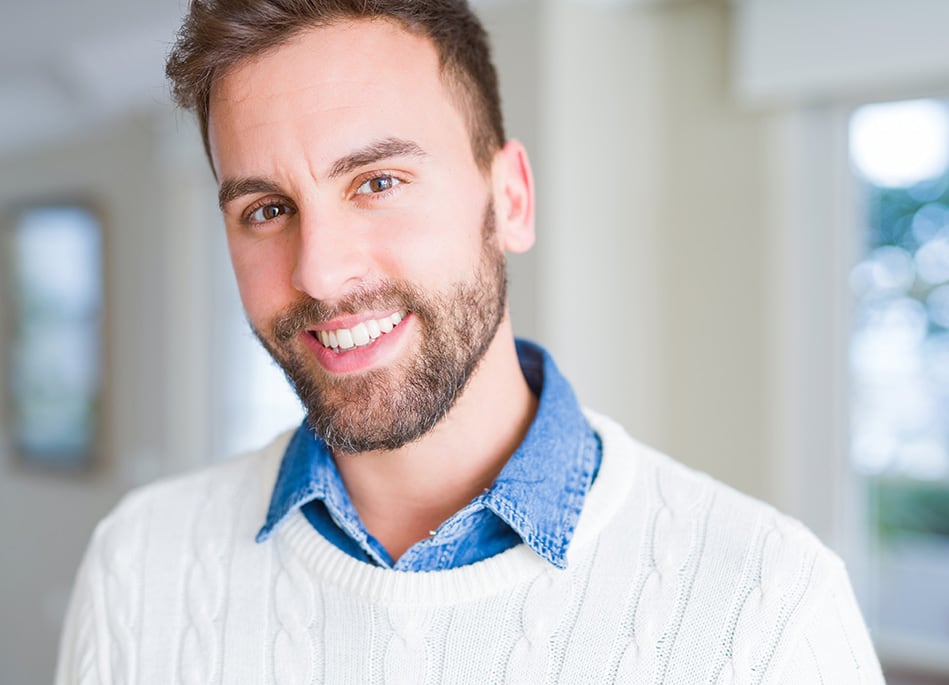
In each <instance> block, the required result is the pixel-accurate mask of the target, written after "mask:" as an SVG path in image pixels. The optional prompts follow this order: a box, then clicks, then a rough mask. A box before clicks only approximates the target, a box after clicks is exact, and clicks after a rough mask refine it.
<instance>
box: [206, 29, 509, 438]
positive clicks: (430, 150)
mask: <svg viewBox="0 0 949 685" xmlns="http://www.w3.org/2000/svg"><path fill="white" fill-rule="evenodd" d="M210 104H211V109H210V120H209V137H210V142H211V151H212V158H213V161H214V165H215V169H216V171H217V174H218V178H219V179H220V181H221V199H222V209H223V212H224V217H225V223H226V225H227V234H228V242H229V245H230V251H231V258H232V261H233V264H234V270H235V273H236V276H237V281H238V285H239V287H240V292H241V299H242V300H243V303H244V307H245V309H246V311H247V315H248V318H249V319H250V322H251V325H252V326H253V328H254V330H255V332H256V333H257V335H258V337H259V338H260V339H261V341H262V343H263V344H264V345H265V346H266V347H267V349H268V350H269V351H270V353H271V354H272V355H273V356H274V358H275V359H276V360H277V362H278V363H279V364H280V365H281V366H282V367H283V368H284V370H285V371H286V372H287V374H288V376H289V377H290V379H291V381H292V382H293V384H294V386H295V387H296V389H297V392H298V394H299V395H300V397H301V399H302V400H303V402H304V404H305V405H306V407H307V409H308V412H309V420H310V422H311V424H312V425H313V427H314V428H315V430H316V431H317V432H318V433H319V434H320V435H322V436H323V437H324V439H325V440H326V441H327V442H328V444H329V445H330V447H331V448H333V449H335V450H337V451H347V452H361V451H367V450H372V449H393V448H396V447H399V446H401V445H403V444H406V443H407V442H410V441H412V440H414V439H416V438H418V437H420V436H421V435H423V434H424V433H425V432H426V431H428V430H429V429H431V428H432V427H433V426H434V425H435V423H437V421H438V420H439V419H441V418H442V416H444V414H445V413H446V412H447V411H448V409H449V408H450V407H451V405H452V403H453V402H454V399H455V398H456V397H457V395H458V393H459V392H460V391H461V389H462V388H463V387H464V384H465V383H466V381H467V379H468V378H469V377H470V375H471V373H472V372H473V371H474V369H475V367H476V366H477V364H478V362H479V360H480V359H481V358H482V356H483V355H484V354H485V352H486V351H487V350H488V348H489V346H490V344H491V342H492V340H493V339H494V337H495V333H496V331H497V328H498V325H499V323H500V322H501V320H502V319H503V317H504V313H505V293H504V290H505V289H504V257H503V254H502V252H501V247H500V245H499V242H498V238H497V236H496V233H495V230H494V226H495V216H494V209H493V203H492V194H491V183H490V179H489V178H487V177H486V175H485V174H483V173H482V172H481V170H480V169H479V168H478V167H477V165H476V164H475V160H474V157H473V154H472V151H471V144H470V137H469V132H468V129H467V127H466V124H465V120H464V118H463V117H462V115H461V113H460V112H459V111H458V110H457V109H456V107H455V105H454V104H453V101H452V99H451V97H450V95H449V92H448V90H447V89H446V87H445V85H444V84H443V82H442V79H441V78H440V75H439V71H438V61H437V55H436V53H435V50H434V48H433V47H432V46H431V45H430V44H429V43H428V42H427V41H426V40H424V39H421V38H419V37H416V36H413V35H411V34H408V33H406V32H405V31H403V30H401V29H400V28H398V27H396V26H395V25H393V24H391V23H388V22H382V21H378V22H365V21H363V22H356V23H348V24H340V25H335V26H331V27H327V28H320V29H313V30H310V31H307V32H305V33H303V34H301V35H300V36H298V37H296V38H294V39H293V40H292V41H291V42H289V43H288V44H286V45H285V46H283V47H280V48H278V49H277V50H275V51H273V52H270V53H267V54H265V55H264V56H262V57H256V58H252V59H248V60H244V61H243V62H241V63H239V64H238V65H237V66H236V67H235V68H234V69H232V70H231V71H229V72H228V73H227V74H225V75H224V77H223V78H222V79H221V80H220V82H219V83H217V84H216V85H215V88H214V90H213V91H212V96H211V103H210Z"/></svg>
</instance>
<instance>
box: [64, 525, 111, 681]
mask: <svg viewBox="0 0 949 685" xmlns="http://www.w3.org/2000/svg"><path fill="white" fill-rule="evenodd" d="M94 545H95V538H93V543H91V544H90V546H89V548H88V549H87V550H86V554H85V557H84V558H83V561H82V563H81V564H80V566H79V571H78V573H77V576H76V582H75V584H74V585H73V590H72V596H71V598H70V600H69V607H68V609H67V611H66V620H65V623H64V625H63V631H62V635H61V636H60V643H59V660H58V663H57V667H56V685H80V684H82V685H93V684H96V683H105V682H108V681H109V678H108V676H107V674H104V673H103V672H102V671H101V669H100V656H103V655H101V654H100V652H99V649H98V646H99V645H100V641H99V639H98V632H99V630H98V627H97V623H99V622H98V621H97V620H96V615H95V614H96V610H95V607H96V604H97V602H96V599H95V592H94V587H95V585H96V580H95V578H94V576H95V575H96V571H95V569H94V568H93V567H94V566H95V563H94V559H93V557H94V554H95V553H94V549H93V548H94Z"/></svg>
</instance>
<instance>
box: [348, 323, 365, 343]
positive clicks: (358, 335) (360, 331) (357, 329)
mask: <svg viewBox="0 0 949 685" xmlns="http://www.w3.org/2000/svg"><path fill="white" fill-rule="evenodd" d="M352 331H353V344H354V345H356V346H357V347H358V346H359V345H365V344H366V343H367V342H369V329H368V328H366V324H364V323H357V324H356V325H355V326H353V328H352Z"/></svg>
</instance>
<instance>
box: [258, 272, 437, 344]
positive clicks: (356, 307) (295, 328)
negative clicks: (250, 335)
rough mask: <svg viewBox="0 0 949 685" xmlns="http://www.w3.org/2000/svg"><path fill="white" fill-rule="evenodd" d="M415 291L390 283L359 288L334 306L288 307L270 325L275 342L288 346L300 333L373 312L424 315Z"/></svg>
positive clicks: (303, 303)
mask: <svg viewBox="0 0 949 685" xmlns="http://www.w3.org/2000/svg"><path fill="white" fill-rule="evenodd" d="M423 301H424V298H423V297H422V296H421V294H420V293H419V292H418V290H417V289H416V288H413V287H412V286H410V285H408V284H406V283H395V282H387V283H381V284H378V285H375V286H368V287H359V288H357V289H356V290H353V291H352V292H351V293H349V294H348V295H346V297H344V298H343V299H341V300H339V301H337V302H336V303H334V304H328V303H326V302H324V301H322V300H317V299H314V298H312V297H307V298H304V299H302V300H300V301H299V302H296V303H294V304H292V305H290V306H289V307H287V308H286V309H285V310H284V311H283V312H281V313H280V314H278V315H277V317H276V318H275V319H274V320H273V324H272V325H271V332H272V335H273V338H274V340H275V341H276V342H278V343H286V342H289V341H290V340H292V339H293V338H295V337H297V336H298V335H299V334H300V333H302V332H303V331H305V330H307V329H308V328H312V327H314V326H317V325H319V324H321V323H325V322H326V321H331V320H332V319H335V318H337V317H340V316H344V315H347V314H358V313H359V312H364V311H368V310H371V309H405V310H410V311H413V312H415V313H416V314H417V315H418V314H422V315H423V317H422V318H424V310H425V309H427V308H426V307H424V306H423V305H422V304H421V303H422V302H423Z"/></svg>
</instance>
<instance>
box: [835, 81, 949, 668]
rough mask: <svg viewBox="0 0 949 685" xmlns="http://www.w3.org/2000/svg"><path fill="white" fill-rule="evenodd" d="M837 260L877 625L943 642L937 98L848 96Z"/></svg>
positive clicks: (945, 107)
mask: <svg viewBox="0 0 949 685" xmlns="http://www.w3.org/2000/svg"><path fill="white" fill-rule="evenodd" d="M850 152H851V160H852V162H853V166H854V170H855V172H856V175H857V178H858V183H859V187H860V192H861V194H862V201H863V209H864V211H863V230H862V232H861V233H862V234H861V236H860V237H861V240H862V254H861V255H860V258H859V261H858V263H857V265H856V267H855V268H854V269H853V271H852V272H851V278H850V283H851V288H852V290H853V295H854V317H853V330H852V336H851V344H850V362H851V381H852V382H851V390H852V397H851V408H852V413H851V417H852V425H851V450H850V454H851V463H852V465H853V468H854V469H856V471H857V472H858V474H859V476H860V478H861V480H862V482H863V483H865V486H866V487H865V494H866V497H865V499H864V503H865V506H866V514H867V520H868V521H869V523H870V531H869V535H870V540H869V557H870V569H871V578H872V579H873V580H872V594H873V598H872V599H873V601H872V606H873V611H872V615H871V618H872V622H873V623H874V624H875V628H876V629H877V631H878V634H880V635H881V636H884V637H886V636H889V637H891V638H894V639H895V640H897V641H898V642H905V643H907V644H914V645H923V646H924V647H926V646H928V647H929V648H930V651H932V652H933V653H936V652H938V651H942V652H943V653H945V651H946V645H947V644H949V103H946V102H943V101H938V100H916V101H908V102H896V103H888V104H875V105H867V106H865V107H862V108H860V109H858V110H856V112H854V114H853V116H852V117H851V120H850Z"/></svg>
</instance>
